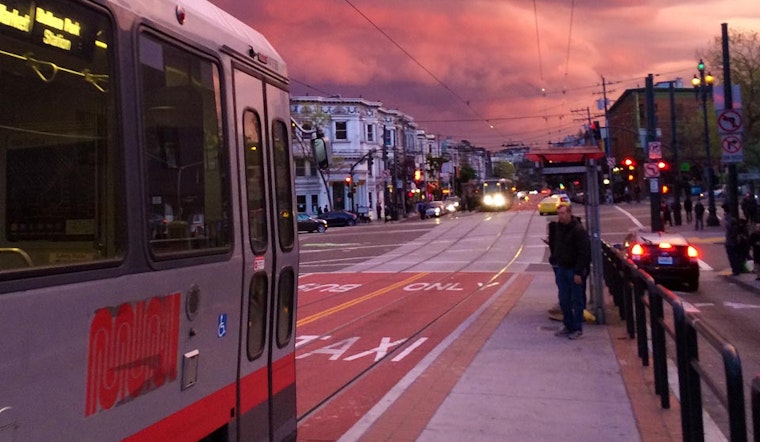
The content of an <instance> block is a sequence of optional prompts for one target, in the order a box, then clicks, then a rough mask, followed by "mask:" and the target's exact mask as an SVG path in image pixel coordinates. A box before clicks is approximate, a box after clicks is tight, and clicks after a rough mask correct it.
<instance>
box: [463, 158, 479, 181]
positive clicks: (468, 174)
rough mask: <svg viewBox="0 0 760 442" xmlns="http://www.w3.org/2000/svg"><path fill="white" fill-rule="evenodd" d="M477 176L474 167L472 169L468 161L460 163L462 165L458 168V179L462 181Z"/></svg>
mask: <svg viewBox="0 0 760 442" xmlns="http://www.w3.org/2000/svg"><path fill="white" fill-rule="evenodd" d="M477 176H478V175H477V174H476V173H475V169H473V168H472V166H471V165H470V164H469V163H464V164H462V167H460V168H459V181H461V182H463V183H466V182H468V181H470V180H474V179H475V178H477Z"/></svg>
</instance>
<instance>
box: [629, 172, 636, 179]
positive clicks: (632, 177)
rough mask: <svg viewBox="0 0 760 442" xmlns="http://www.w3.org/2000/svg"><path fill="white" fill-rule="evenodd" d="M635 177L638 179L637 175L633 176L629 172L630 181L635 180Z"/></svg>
mask: <svg viewBox="0 0 760 442" xmlns="http://www.w3.org/2000/svg"><path fill="white" fill-rule="evenodd" d="M634 179H636V177H635V176H633V174H632V173H629V174H628V181H633V180H634Z"/></svg>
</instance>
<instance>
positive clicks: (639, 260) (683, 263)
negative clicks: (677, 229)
mask: <svg viewBox="0 0 760 442" xmlns="http://www.w3.org/2000/svg"><path fill="white" fill-rule="evenodd" d="M622 249H623V251H625V254H626V256H627V257H628V258H630V259H631V260H632V261H633V262H634V263H636V265H637V266H638V267H639V268H640V269H642V270H644V271H645V272H647V273H649V274H650V275H651V276H652V278H654V280H655V282H657V283H675V284H685V285H686V287H687V288H688V289H689V290H692V291H695V290H697V289H698V288H699V252H698V251H697V249H696V248H695V247H694V246H692V245H691V244H689V242H688V241H687V240H686V238H685V237H684V236H683V235H680V234H678V233H666V232H649V231H645V230H639V229H636V230H633V231H631V232H630V233H628V235H626V237H625V241H624V242H623V245H622Z"/></svg>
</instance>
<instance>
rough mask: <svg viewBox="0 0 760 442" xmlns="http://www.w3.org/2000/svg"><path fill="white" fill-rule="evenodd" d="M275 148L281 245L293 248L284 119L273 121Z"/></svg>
mask: <svg viewBox="0 0 760 442" xmlns="http://www.w3.org/2000/svg"><path fill="white" fill-rule="evenodd" d="M272 138H273V140H272V141H273V148H274V167H275V173H274V181H275V190H276V193H277V225H278V227H279V230H278V233H279V237H280V247H282V249H283V250H291V249H292V248H293V243H294V242H295V231H296V230H295V228H296V225H295V220H294V218H295V214H294V213H293V191H292V189H293V175H292V173H291V159H290V147H289V146H290V143H289V142H288V127H287V125H286V124H285V123H284V122H282V121H274V122H273V123H272Z"/></svg>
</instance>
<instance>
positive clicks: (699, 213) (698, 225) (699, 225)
mask: <svg viewBox="0 0 760 442" xmlns="http://www.w3.org/2000/svg"><path fill="white" fill-rule="evenodd" d="M694 230H705V206H703V205H702V198H699V199H697V204H695V205H694Z"/></svg>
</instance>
